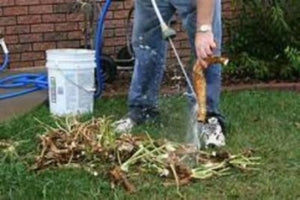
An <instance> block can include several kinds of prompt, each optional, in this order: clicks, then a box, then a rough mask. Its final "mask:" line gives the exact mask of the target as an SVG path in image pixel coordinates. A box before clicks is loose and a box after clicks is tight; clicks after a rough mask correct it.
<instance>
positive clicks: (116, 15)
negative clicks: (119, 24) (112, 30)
mask: <svg viewBox="0 0 300 200" xmlns="http://www.w3.org/2000/svg"><path fill="white" fill-rule="evenodd" d="M127 16H128V10H119V11H115V12H114V19H126V18H127Z"/></svg>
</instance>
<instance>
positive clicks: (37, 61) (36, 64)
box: [34, 60, 46, 67]
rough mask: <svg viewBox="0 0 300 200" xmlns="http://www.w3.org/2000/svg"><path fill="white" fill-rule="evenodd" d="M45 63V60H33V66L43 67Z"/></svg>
mask: <svg viewBox="0 0 300 200" xmlns="http://www.w3.org/2000/svg"><path fill="white" fill-rule="evenodd" d="M45 65H46V61H45V60H36V61H34V66H35V67H44V66H45Z"/></svg>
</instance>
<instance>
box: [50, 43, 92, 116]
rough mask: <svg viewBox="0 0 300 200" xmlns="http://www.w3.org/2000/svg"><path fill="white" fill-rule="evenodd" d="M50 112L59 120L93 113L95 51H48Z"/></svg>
mask: <svg viewBox="0 0 300 200" xmlns="http://www.w3.org/2000/svg"><path fill="white" fill-rule="evenodd" d="M46 55H47V63H46V68H47V70H48V83H49V104H50V112H51V113H52V114H53V115H57V116H66V115H80V114H86V113H92V112H93V107H94V91H95V75H94V74H95V68H96V62H95V51H93V50H87V49H51V50H47V51H46Z"/></svg>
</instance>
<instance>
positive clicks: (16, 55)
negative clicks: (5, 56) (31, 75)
mask: <svg viewBox="0 0 300 200" xmlns="http://www.w3.org/2000/svg"><path fill="white" fill-rule="evenodd" d="M20 60H21V54H20V53H11V54H10V62H18V61H20Z"/></svg>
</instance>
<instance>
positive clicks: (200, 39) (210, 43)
mask: <svg viewBox="0 0 300 200" xmlns="http://www.w3.org/2000/svg"><path fill="white" fill-rule="evenodd" d="M216 47H217V45H216V43H215V41H214V35H213V33H212V32H211V31H208V32H205V33H202V32H197V33H196V38H195V48H196V53H197V58H198V62H199V63H200V65H201V66H203V67H204V68H207V66H208V63H207V62H206V61H205V59H206V58H207V57H209V56H212V55H213V50H214V49H215V48H216Z"/></svg>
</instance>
